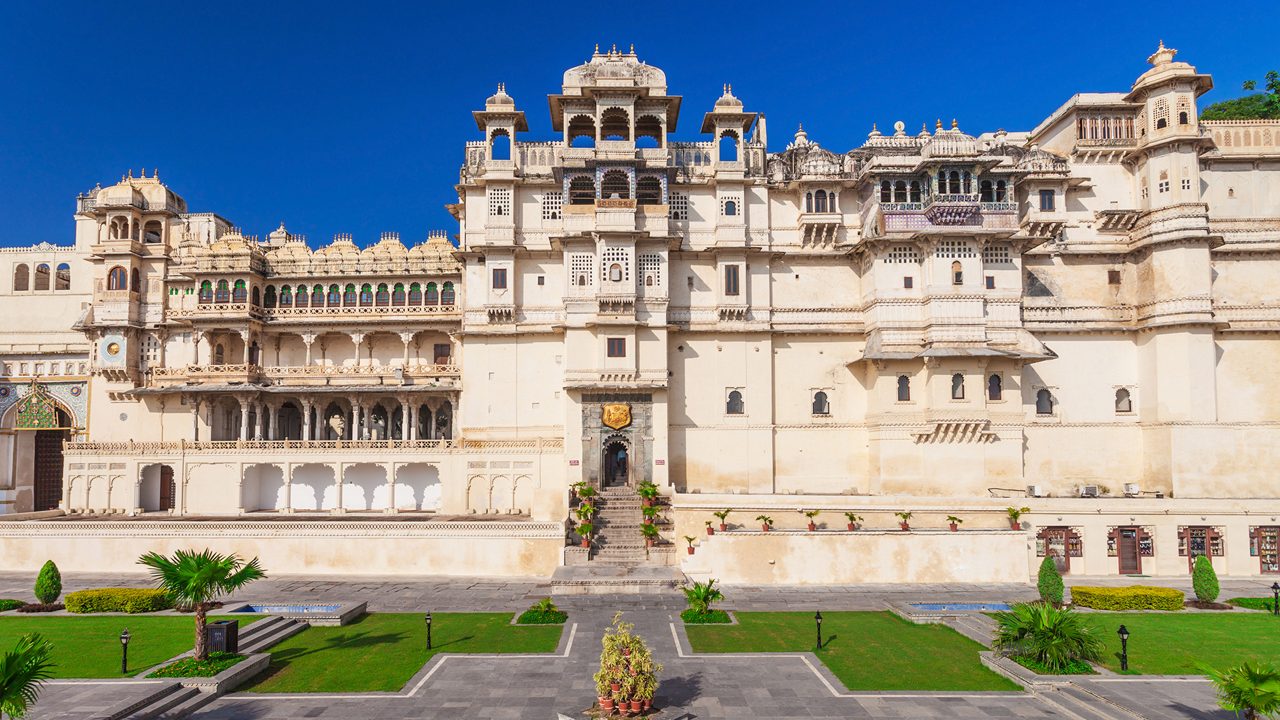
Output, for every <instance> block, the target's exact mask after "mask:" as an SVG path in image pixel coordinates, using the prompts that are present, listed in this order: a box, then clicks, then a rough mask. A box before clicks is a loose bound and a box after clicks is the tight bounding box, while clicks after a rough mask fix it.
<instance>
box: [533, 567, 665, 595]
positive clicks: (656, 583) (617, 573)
mask: <svg viewBox="0 0 1280 720" xmlns="http://www.w3.org/2000/svg"><path fill="white" fill-rule="evenodd" d="M684 581H685V577H684V574H683V573H681V572H680V571H679V570H678V569H677V568H672V567H633V566H626V565H623V564H591V565H573V566H569V565H565V566H561V567H558V568H556V571H555V573H554V574H553V575H552V576H551V594H552V595H612V594H674V593H676V587H677V586H678V585H680V584H681V583H683V582H684Z"/></svg>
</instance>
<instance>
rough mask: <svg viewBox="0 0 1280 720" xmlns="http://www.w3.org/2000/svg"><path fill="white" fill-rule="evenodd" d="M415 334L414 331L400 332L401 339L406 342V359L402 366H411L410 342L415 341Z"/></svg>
mask: <svg viewBox="0 0 1280 720" xmlns="http://www.w3.org/2000/svg"><path fill="white" fill-rule="evenodd" d="M413 335H414V333H411V332H402V333H400V340H401V342H403V343H404V360H403V361H401V366H402V367H406V368H407V367H409V343H411V342H413Z"/></svg>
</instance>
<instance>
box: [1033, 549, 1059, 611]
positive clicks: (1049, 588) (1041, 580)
mask: <svg viewBox="0 0 1280 720" xmlns="http://www.w3.org/2000/svg"><path fill="white" fill-rule="evenodd" d="M1036 589H1037V590H1039V591H1040V599H1041V600H1043V601H1044V602H1047V603H1053V604H1054V605H1061V604H1062V593H1063V591H1064V590H1065V588H1064V587H1063V585H1062V576H1061V575H1059V574H1058V564H1057V563H1055V562H1054V561H1053V558H1052V557H1047V556H1046V557H1045V559H1044V562H1042V563H1040V576H1039V577H1038V578H1037V579H1036Z"/></svg>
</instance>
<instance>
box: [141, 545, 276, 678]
mask: <svg viewBox="0 0 1280 720" xmlns="http://www.w3.org/2000/svg"><path fill="white" fill-rule="evenodd" d="M138 564H140V565H146V566H147V567H149V568H151V578H152V579H153V580H155V583H156V585H157V586H158V587H159V588H160V589H162V590H165V591H166V592H168V593H169V595H170V596H171V597H172V598H173V599H174V601H175V602H177V604H178V605H190V606H191V607H192V608H194V610H195V617H196V659H197V660H201V661H203V660H207V659H208V658H209V649H208V647H206V645H205V642H204V628H205V622H206V620H207V615H208V612H209V606H210V605H211V604H212V603H213V602H214V601H216V600H217V599H218V598H219V597H221V596H223V595H226V594H228V593H233V592H235V591H236V590H239V589H240V588H243V587H244V586H245V585H248V584H249V583H251V582H253V581H254V580H261V579H262V578H264V577H266V576H267V573H266V571H265V570H263V569H262V565H261V564H259V563H258V558H254V559H253V560H250V561H249V562H248V563H245V562H243V561H241V560H240V558H239V557H236V556H235V555H222V554H220V553H215V552H213V551H212V550H204V551H202V552H198V553H197V552H194V551H191V550H179V551H177V552H176V553H174V554H173V557H172V558H167V557H165V556H163V555H161V554H159V553H154V552H152V553H147V554H146V555H143V556H142V557H140V558H138Z"/></svg>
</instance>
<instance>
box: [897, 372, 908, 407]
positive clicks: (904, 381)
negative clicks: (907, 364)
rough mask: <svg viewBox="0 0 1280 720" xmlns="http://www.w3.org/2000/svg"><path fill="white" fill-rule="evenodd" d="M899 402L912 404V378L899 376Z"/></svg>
mask: <svg viewBox="0 0 1280 720" xmlns="http://www.w3.org/2000/svg"><path fill="white" fill-rule="evenodd" d="M898 402H911V378H909V377H907V376H906V375H899V376H898Z"/></svg>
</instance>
